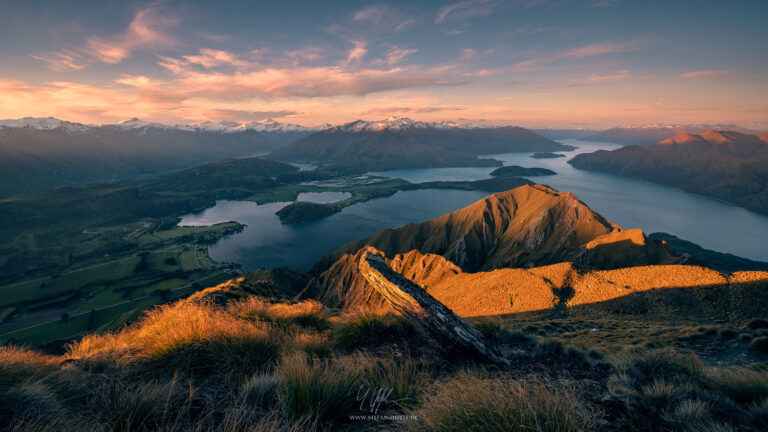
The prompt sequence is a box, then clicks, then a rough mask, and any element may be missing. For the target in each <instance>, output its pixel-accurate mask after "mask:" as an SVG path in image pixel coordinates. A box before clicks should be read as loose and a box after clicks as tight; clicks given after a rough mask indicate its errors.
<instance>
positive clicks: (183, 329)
mask: <svg viewBox="0 0 768 432" xmlns="http://www.w3.org/2000/svg"><path fill="white" fill-rule="evenodd" d="M284 339H285V338H284V337H283V336H282V335H281V334H280V333H279V331H277V330H276V329H274V328H273V327H272V326H271V325H269V324H268V323H264V322H250V321H245V320H238V319H235V318H234V317H233V316H232V315H231V314H229V313H227V312H226V311H223V310H221V309H220V308H216V307H215V306H213V305H212V304H210V303H207V302H181V303H177V304H175V305H171V306H163V307H160V308H157V309H155V310H154V311H152V312H150V313H148V314H147V316H146V317H145V318H144V319H143V320H141V321H140V322H139V323H138V325H136V326H132V327H128V328H126V329H124V330H122V331H120V332H118V333H114V334H104V335H89V336H85V337H84V338H83V339H81V340H80V341H78V342H75V343H73V344H71V345H69V346H68V347H67V350H68V357H69V358H85V359H88V358H89V357H91V356H95V357H96V358H97V359H102V360H103V359H104V357H106V358H108V359H114V361H115V362H116V363H126V362H128V363H136V362H141V363H149V364H153V365H155V366H156V367H157V368H159V369H162V370H168V371H173V370H175V369H184V370H189V371H191V372H194V373H209V372H213V371H217V370H223V371H229V370H231V369H232V368H239V367H243V368H246V369H249V368H250V369H252V368H259V367H261V366H263V365H264V364H266V363H268V362H270V361H271V360H273V359H275V358H276V357H277V356H278V353H279V349H280V345H281V343H283V341H284Z"/></svg>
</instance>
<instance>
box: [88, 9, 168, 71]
mask: <svg viewBox="0 0 768 432" xmlns="http://www.w3.org/2000/svg"><path fill="white" fill-rule="evenodd" d="M176 23H177V20H176V19H175V18H173V17H172V16H171V15H169V14H167V13H162V11H161V10H160V8H158V7H148V8H146V9H142V10H140V11H139V12H137V13H136V16H134V18H133V20H132V21H131V24H130V25H129V26H128V28H127V29H126V30H125V31H124V32H122V33H120V34H116V35H112V36H92V37H90V38H88V41H87V43H86V49H87V50H88V51H89V52H90V53H91V54H92V55H94V56H95V57H97V58H99V59H100V60H101V61H103V62H105V63H119V62H121V61H122V60H123V59H125V58H126V57H128V56H129V55H130V54H131V53H132V52H133V51H135V50H136V49H138V48H146V47H152V48H155V49H156V48H167V47H172V46H174V45H175V44H176V41H175V39H174V38H173V37H172V36H170V35H169V34H167V33H166V30H167V29H168V28H169V27H172V26H174V25H176Z"/></svg>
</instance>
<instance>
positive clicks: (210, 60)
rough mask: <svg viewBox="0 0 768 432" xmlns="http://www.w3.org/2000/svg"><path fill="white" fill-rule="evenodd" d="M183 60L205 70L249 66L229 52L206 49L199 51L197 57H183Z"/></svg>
mask: <svg viewBox="0 0 768 432" xmlns="http://www.w3.org/2000/svg"><path fill="white" fill-rule="evenodd" d="M184 59H185V60H186V61H187V62H188V63H190V64H198V65H200V66H202V67H204V68H206V69H210V68H212V67H216V66H222V65H229V66H236V67H243V66H247V65H248V64H249V62H247V61H245V60H242V59H239V58H238V57H237V56H236V55H235V54H232V53H230V52H227V51H224V50H214V49H207V48H202V49H200V53H199V54H197V55H187V56H184Z"/></svg>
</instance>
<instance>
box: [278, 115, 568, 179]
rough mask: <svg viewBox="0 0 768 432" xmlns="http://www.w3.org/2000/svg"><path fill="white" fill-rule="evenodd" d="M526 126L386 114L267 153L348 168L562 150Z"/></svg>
mask: <svg viewBox="0 0 768 432" xmlns="http://www.w3.org/2000/svg"><path fill="white" fill-rule="evenodd" d="M573 149H574V147H571V146H567V145H563V144H560V143H556V142H554V141H551V140H548V139H546V138H544V137H542V136H539V135H537V134H535V133H533V132H531V131H529V130H527V129H523V128H519V127H512V126H504V127H485V128H481V127H474V126H464V125H459V124H456V123H448V122H444V123H431V122H418V121H414V120H411V119H407V118H400V117H390V118H388V119H386V120H381V121H364V120H357V121H354V122H351V123H347V124H344V125H341V126H335V127H332V128H330V129H326V130H323V131H319V132H316V133H314V134H312V135H309V136H307V137H305V138H302V139H300V140H298V141H296V142H294V143H293V144H291V145H288V146H286V147H282V148H279V149H277V150H275V151H273V152H272V153H270V157H271V158H274V159H277V160H281V161H288V162H310V163H321V164H326V165H328V166H331V167H334V168H338V169H341V170H347V171H351V172H361V171H381V170H387V169H400V168H423V167H432V168H434V167H453V166H496V165H497V164H500V162H498V161H494V160H489V159H478V158H477V156H478V155H483V154H495V153H510V152H520V151H532V152H537V151H567V150H573Z"/></svg>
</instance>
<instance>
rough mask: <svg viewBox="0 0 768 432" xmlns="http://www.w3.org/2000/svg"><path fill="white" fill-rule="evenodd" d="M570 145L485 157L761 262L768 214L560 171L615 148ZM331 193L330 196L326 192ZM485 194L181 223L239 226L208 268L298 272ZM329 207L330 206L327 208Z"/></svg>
mask: <svg viewBox="0 0 768 432" xmlns="http://www.w3.org/2000/svg"><path fill="white" fill-rule="evenodd" d="M561 142H563V143H566V144H572V145H575V146H577V147H579V149H578V150H576V151H573V152H565V153H564V154H566V155H567V157H565V158H556V159H532V158H531V157H530V153H509V154H502V155H493V156H492V157H494V158H495V159H498V160H501V161H503V162H504V165H519V166H523V167H543V168H549V169H551V170H553V171H555V172H557V175H554V176H543V177H529V178H530V179H531V180H532V181H536V182H541V183H543V184H546V185H548V186H551V187H553V188H555V189H558V190H560V191H564V192H573V193H574V194H575V195H576V196H577V197H579V199H581V200H582V201H583V202H585V203H586V204H587V205H589V206H590V207H591V208H592V209H593V210H595V211H596V212H598V213H600V214H601V215H603V216H604V217H606V218H607V219H608V220H610V221H612V222H614V223H617V224H619V225H621V226H622V227H624V228H641V229H642V230H643V231H645V232H646V233H651V232H656V231H663V232H667V233H670V234H674V235H676V236H678V237H680V238H683V239H686V240H690V241H693V242H695V243H698V244H699V245H701V246H702V247H705V248H708V249H713V250H717V251H721V252H730V253H733V254H735V255H739V256H743V257H746V258H751V259H755V260H763V261H768V216H767V215H761V214H758V213H754V212H751V211H748V210H745V209H741V208H738V207H734V206H731V205H728V204H725V203H722V202H719V201H716V200H713V199H709V198H705V197H700V196H696V195H691V194H687V193H685V192H682V191H680V190H678V189H675V188H672V187H667V186H663V185H657V184H654V183H649V182H645V181H641V180H634V179H630V178H624V177H620V176H616V175H612V174H606V173H599V172H593V171H586V170H577V169H575V168H573V167H571V166H570V165H568V164H567V161H568V160H569V159H570V158H571V157H573V156H574V155H576V154H578V153H582V152H593V151H595V150H598V149H607V150H611V149H615V148H618V147H619V146H618V145H614V144H606V143H592V142H585V141H577V140H561ZM494 169H495V168H493V167H485V168H431V169H409V170H394V171H384V172H376V173H371V174H375V175H380V176H385V177H394V178H403V179H406V180H409V181H412V182H417V183H418V182H426V181H437V180H477V179H483V178H489V177H490V176H489V173H490V172H491V171H493V170H494ZM329 194H330V195H329ZM486 195H488V193H486V192H482V191H457V190H419V191H404V192H398V193H396V194H395V195H393V196H391V197H387V198H381V199H375V200H371V201H367V202H364V203H359V204H355V205H353V206H351V207H347V208H345V209H344V210H342V211H341V212H340V213H336V214H334V215H331V216H329V217H327V218H324V219H321V220H317V221H312V222H309V223H304V224H297V225H282V224H280V221H279V219H278V218H277V216H276V215H275V214H274V213H275V212H276V211H277V210H279V209H280V208H282V207H283V206H285V205H286V204H287V203H272V204H265V205H257V204H255V203H252V202H233V201H219V202H217V204H216V206H215V207H212V208H210V209H207V210H205V211H203V212H201V213H198V214H193V215H187V216H184V217H183V218H182V222H181V224H184V225H210V224H213V223H218V222H225V221H229V220H235V221H238V222H241V223H244V224H246V225H248V227H247V228H246V229H245V230H244V231H243V232H241V233H239V234H235V235H232V236H230V237H227V238H225V239H222V240H220V241H219V242H218V243H217V244H215V245H213V246H211V247H210V249H209V250H210V254H211V257H212V258H213V259H215V260H217V261H226V262H238V263H240V264H242V265H243V269H245V270H252V269H255V268H259V267H267V268H270V267H277V266H290V267H294V268H299V269H303V270H306V269H308V268H310V267H311V266H312V265H314V264H315V263H316V262H317V260H318V259H319V258H320V257H321V256H322V255H324V254H326V253H328V252H331V251H333V250H335V249H337V248H338V247H339V246H341V245H343V244H344V243H347V242H349V241H352V240H357V239H360V238H364V237H367V236H368V235H370V234H373V233H374V232H376V231H378V230H380V229H383V228H388V227H397V226H401V225H403V224H406V223H408V222H422V221H425V220H429V219H431V218H434V217H437V216H439V215H442V214H444V213H447V212H450V211H453V210H456V209H459V208H462V207H465V206H467V205H469V204H471V203H473V202H475V201H477V200H480V199H482V198H483V197H484V196H486ZM345 198H346V195H342V194H340V193H335V192H331V193H321V194H315V195H313V194H304V199H303V200H317V201H316V202H333V201H338V200H340V199H345ZM329 200H330V201H329Z"/></svg>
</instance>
